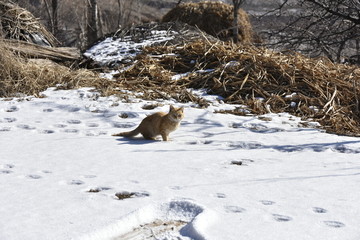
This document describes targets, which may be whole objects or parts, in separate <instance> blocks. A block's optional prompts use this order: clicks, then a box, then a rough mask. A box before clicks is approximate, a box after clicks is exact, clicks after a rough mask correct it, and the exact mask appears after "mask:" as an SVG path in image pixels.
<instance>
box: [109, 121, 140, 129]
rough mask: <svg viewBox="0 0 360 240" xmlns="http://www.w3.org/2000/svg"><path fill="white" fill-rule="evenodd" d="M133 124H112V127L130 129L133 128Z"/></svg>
mask: <svg viewBox="0 0 360 240" xmlns="http://www.w3.org/2000/svg"><path fill="white" fill-rule="evenodd" d="M135 125H136V124H135V123H121V122H114V123H113V126H114V127H116V128H132V127H135Z"/></svg>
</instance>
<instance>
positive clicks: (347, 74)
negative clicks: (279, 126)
mask: <svg viewBox="0 0 360 240" xmlns="http://www.w3.org/2000/svg"><path fill="white" fill-rule="evenodd" d="M156 55H157V56H162V57H156ZM150 56H151V57H150ZM199 70H209V71H206V73H204V72H203V71H199ZM186 72H188V73H189V74H187V75H186V76H184V77H183V78H181V79H180V80H172V78H171V76H172V75H174V74H177V73H186ZM359 81H360V69H359V68H356V67H355V66H348V65H341V64H334V63H331V62H330V61H328V60H327V59H309V58H306V57H304V56H302V55H300V54H296V53H293V54H282V53H277V52H273V51H270V50H267V49H259V48H256V47H252V46H241V45H235V44H226V43H224V42H217V43H211V42H208V41H197V42H192V43H189V44H185V45H183V46H182V47H179V46H176V47H175V46H154V47H147V48H146V49H145V50H144V54H142V55H139V56H138V58H137V62H136V63H135V64H134V65H133V66H132V67H131V68H129V69H127V70H126V71H124V72H122V73H120V74H119V75H118V81H116V82H114V83H113V85H114V87H120V88H127V89H130V90H133V91H140V92H144V95H145V97H146V98H149V99H156V98H170V97H172V98H175V99H178V100H180V101H200V100H201V99H199V98H196V97H195V96H194V95H192V94H191V92H189V91H188V90H187V89H188V88H195V89H198V88H206V89H208V91H209V93H211V94H217V95H220V96H223V97H224V98H225V101H226V102H228V103H237V104H245V105H247V106H248V107H249V110H250V111H251V112H252V113H254V114H264V113H268V112H289V113H292V114H294V115H297V116H301V117H303V118H304V119H309V118H312V119H314V120H315V121H319V122H320V123H321V124H322V126H323V128H324V129H326V131H327V132H332V133H337V134H346V135H355V136H360V114H359V111H360V108H359V100H358V96H359V95H360V86H359ZM202 104H203V105H206V103H204V102H202Z"/></svg>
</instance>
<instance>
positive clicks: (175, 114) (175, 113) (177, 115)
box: [169, 105, 184, 122]
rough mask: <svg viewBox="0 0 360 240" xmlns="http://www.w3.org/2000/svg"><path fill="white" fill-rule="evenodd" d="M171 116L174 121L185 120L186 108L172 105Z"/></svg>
mask: <svg viewBox="0 0 360 240" xmlns="http://www.w3.org/2000/svg"><path fill="white" fill-rule="evenodd" d="M169 115H170V117H171V119H173V120H174V121H176V122H180V121H181V120H182V119H183V118H184V107H180V108H176V107H174V106H173V105H170V111H169Z"/></svg>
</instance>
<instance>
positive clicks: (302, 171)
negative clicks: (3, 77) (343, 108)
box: [0, 32, 360, 240]
mask: <svg viewBox="0 0 360 240" xmlns="http://www.w3.org/2000/svg"><path fill="white" fill-rule="evenodd" d="M168 37H169V36H167V35H164V33H162V32H160V33H159V36H158V37H156V36H155V37H154V39H150V40H148V41H146V42H145V43H135V42H131V41H130V40H129V39H128V40H127V41H122V40H120V39H118V40H113V39H111V38H108V39H106V40H105V41H103V42H102V43H99V44H98V45H96V46H94V47H93V48H92V49H90V50H89V51H88V52H87V55H88V56H89V57H91V58H93V59H95V60H96V61H99V63H101V64H104V65H106V64H108V63H109V62H112V61H119V60H120V61H122V60H124V59H127V58H132V57H133V56H134V55H135V54H138V52H139V51H141V48H142V47H143V46H145V44H151V43H153V42H155V41H166V40H167V39H168ZM234 64H236V62H230V63H229V64H227V66H226V67H231V66H233V65H234ZM110 77H111V73H110V74H109V78H110ZM181 77H184V75H181V74H180V75H177V76H174V80H176V79H177V78H181ZM193 91H194V92H195V93H196V94H197V95H199V96H202V97H206V99H207V100H209V101H211V102H212V105H211V106H209V107H208V108H206V109H197V108H194V106H195V105H196V104H193V103H188V104H179V103H176V102H173V101H165V100H159V101H156V103H157V104H160V106H159V107H157V108H155V109H153V110H144V109H143V108H142V107H143V106H144V105H148V104H151V103H154V102H149V101H144V100H141V99H136V98H134V97H133V98H131V97H130V100H131V101H128V100H127V101H125V100H122V99H119V98H117V97H114V96H112V97H101V96H100V95H99V94H97V93H96V92H94V91H92V89H85V88H84V89H77V90H67V91H65V90H58V91H56V90H55V89H54V88H50V89H48V90H47V91H45V92H44V93H43V94H44V97H43V98H34V97H22V98H15V99H0V153H1V154H0V183H1V184H0V186H1V189H0V240H24V239H26V240H48V239H51V240H54V239H55V240H56V239H59V240H65V239H87V240H95V239H122V240H123V239H133V240H134V239H168V240H170V239H181V240H188V239H196V240H238V239H246V240H275V239H277V240H283V239H287V240H288V239H289V240H290V239H291V240H340V239H341V240H358V239H360V230H359V223H360V204H359V201H360V191H359V185H360V157H359V156H360V139H359V138H354V137H346V136H337V135H332V134H327V133H324V132H323V131H321V130H319V129H313V128H304V127H302V126H304V124H303V122H302V121H301V120H300V119H299V118H297V117H294V116H291V115H289V114H287V113H283V114H267V115H264V116H259V117H258V116H235V115H229V114H220V113H215V110H229V109H234V108H235V107H240V108H241V107H242V106H234V105H227V104H224V103H223V102H222V100H221V98H219V97H217V96H207V95H206V92H205V91H204V90H200V91H198V90H193ZM121 92H122V93H123V94H130V93H129V92H128V91H125V90H122V91H121ZM131 96H141V93H139V94H136V93H134V94H131ZM259 100H261V99H259ZM170 104H174V105H176V106H184V107H185V119H184V120H183V121H182V123H181V126H180V128H179V129H178V130H177V131H175V132H173V133H172V134H171V135H170V137H171V139H172V140H171V141H169V142H162V141H146V140H143V139H142V138H141V137H138V138H136V139H123V138H116V137H112V136H111V134H113V133H118V132H120V131H127V130H129V129H132V128H134V127H136V126H137V125H138V124H139V123H140V121H141V120H142V119H143V118H144V117H145V116H146V115H148V114H151V113H153V112H157V111H167V110H168V108H169V105H170ZM314 108H315V107H314ZM244 112H246V110H244ZM305 125H306V126H317V125H318V123H314V122H309V123H306V124H305ZM126 195H128V196H130V198H126V199H123V200H120V198H121V196H126Z"/></svg>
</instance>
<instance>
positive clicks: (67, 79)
mask: <svg viewBox="0 0 360 240" xmlns="http://www.w3.org/2000/svg"><path fill="white" fill-rule="evenodd" d="M0 52H1V54H0V69H1V71H0V97H13V96H18V95H20V96H21V95H24V94H25V95H34V96H38V95H39V93H40V92H41V91H44V90H46V89H47V88H48V87H54V86H56V85H60V87H61V88H65V89H67V88H75V87H79V86H89V87H98V88H104V86H103V84H106V81H104V80H103V79H99V77H98V76H97V75H96V74H94V73H93V72H91V71H89V70H84V69H83V70H82V69H80V70H72V69H70V68H68V67H65V66H62V65H59V64H57V63H54V62H52V61H49V60H29V59H26V58H24V57H22V56H20V55H18V54H15V53H14V52H12V51H10V50H9V49H8V48H7V46H5V44H4V42H2V41H0ZM39 61H41V62H39Z"/></svg>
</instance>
